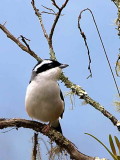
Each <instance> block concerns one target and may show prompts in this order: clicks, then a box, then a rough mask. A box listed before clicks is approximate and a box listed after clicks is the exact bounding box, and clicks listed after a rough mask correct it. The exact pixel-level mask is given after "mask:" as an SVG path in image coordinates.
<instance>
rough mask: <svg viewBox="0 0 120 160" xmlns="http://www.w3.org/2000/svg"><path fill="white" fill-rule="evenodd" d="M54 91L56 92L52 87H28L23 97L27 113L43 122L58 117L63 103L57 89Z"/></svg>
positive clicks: (62, 108)
mask: <svg viewBox="0 0 120 160" xmlns="http://www.w3.org/2000/svg"><path fill="white" fill-rule="evenodd" d="M54 87H55V86H54ZM43 89H44V91H43ZM55 91H57V92H58V93H57V92H54V90H52V88H49V89H47V88H46V89H45V88H42V87H39V88H36V89H35V86H34V88H33V87H32V86H31V87H28V89H27V93H26V99H25V106H26V111H27V113H28V115H29V116H30V117H31V118H35V119H37V120H40V121H43V122H52V121H55V120H56V119H58V118H59V117H60V116H61V114H62V113H63V110H64V104H63V102H62V101H61V99H60V96H59V90H58V89H57V90H55ZM41 92H42V94H41ZM28 93H29V94H28Z"/></svg>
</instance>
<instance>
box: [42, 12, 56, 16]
mask: <svg viewBox="0 0 120 160" xmlns="http://www.w3.org/2000/svg"><path fill="white" fill-rule="evenodd" d="M41 13H46V14H51V15H56V13H51V12H46V11H42V12H41Z"/></svg>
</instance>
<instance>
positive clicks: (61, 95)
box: [60, 90, 65, 118]
mask: <svg viewBox="0 0 120 160" xmlns="http://www.w3.org/2000/svg"><path fill="white" fill-rule="evenodd" d="M60 97H61V99H62V101H63V102H64V110H65V101H64V97H63V94H62V91H61V90H60ZM64 110H63V112H62V114H61V116H60V117H61V118H62V117H63V113H64Z"/></svg>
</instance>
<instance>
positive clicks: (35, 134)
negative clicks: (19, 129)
mask: <svg viewBox="0 0 120 160" xmlns="http://www.w3.org/2000/svg"><path fill="white" fill-rule="evenodd" d="M37 148H38V133H34V136H33V151H32V160H37V150H38V149H37Z"/></svg>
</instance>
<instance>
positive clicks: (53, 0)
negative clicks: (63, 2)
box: [51, 0, 60, 10]
mask: <svg viewBox="0 0 120 160" xmlns="http://www.w3.org/2000/svg"><path fill="white" fill-rule="evenodd" d="M51 1H52V4H53V5H54V6H55V7H56V8H57V9H58V10H59V9H60V8H59V6H58V5H57V4H56V2H55V0H51Z"/></svg>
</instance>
